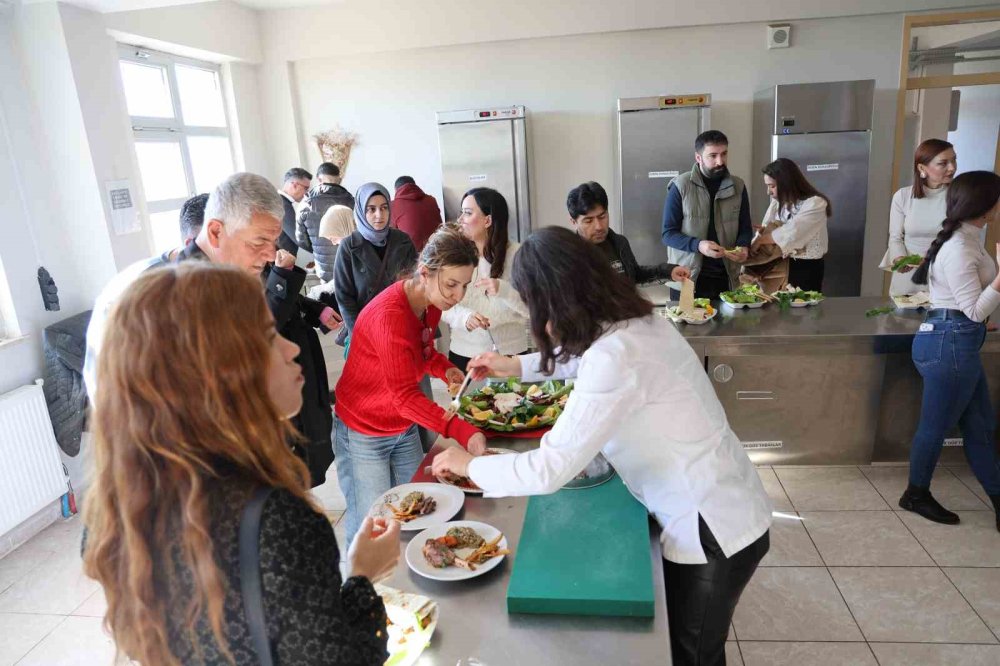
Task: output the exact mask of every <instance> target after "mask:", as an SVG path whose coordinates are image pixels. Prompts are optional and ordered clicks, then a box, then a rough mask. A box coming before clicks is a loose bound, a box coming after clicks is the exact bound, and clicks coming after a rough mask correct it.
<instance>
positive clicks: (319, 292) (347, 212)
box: [309, 204, 358, 337]
mask: <svg viewBox="0 0 1000 666" xmlns="http://www.w3.org/2000/svg"><path fill="white" fill-rule="evenodd" d="M357 228H358V227H357V225H356V224H355V223H354V208H348V207H347V206H341V205H339V204H337V205H334V206H330V207H329V208H328V209H327V211H326V212H325V213H323V217H322V218H321V219H320V221H319V237H320V238H323V239H325V240H327V241H329V243H330V245H331V246H332V247H333V252H332V253H331V256H332V257H333V261H332V262H331V265H330V267H329V269H328V272H327V271H324V270H322V267H320V266H319V265H318V262H317V269H316V274H317V275H318V276H320V283H319V284H317V285H316V286H314V287H312V288H311V289H310V290H309V298H315V299H318V300H321V301H323V302H324V303H326V304H327V305H332V304H331V303H330V301H333V300H334V293H333V285H334V281H333V267H334V264H335V263H336V260H337V250H338V249H339V247H340V242H341V241H342V240H344V239H345V238H347V237H348V236H350V235H351V234H353V233H354V232H355V231H357ZM324 273H327V274H328V275H329V276H330V279H329V281H324V280H323V277H322V276H323V274H324ZM337 309H338V310H339V306H337ZM345 337H346V333H345Z"/></svg>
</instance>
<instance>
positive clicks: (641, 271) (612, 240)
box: [566, 182, 691, 284]
mask: <svg viewBox="0 0 1000 666" xmlns="http://www.w3.org/2000/svg"><path fill="white" fill-rule="evenodd" d="M566 208H567V210H568V211H569V219H570V224H572V225H573V230H574V231H576V233H577V235H578V236H580V237H581V238H583V239H585V240H587V241H589V242H591V243H593V244H594V245H596V246H597V248H598V249H599V250H601V252H603V253H604V255H605V256H606V257H607V258H608V263H610V264H611V267H612V268H614V269H615V271H617V272H618V273H621V274H622V275H623V276H624V277H625V278H626V279H627V280H628V281H629V282H631V283H632V284H643V283H645V282H653V281H654V280H674V281H676V282H679V281H681V280H683V279H684V278H686V277H689V276H690V274H691V272H690V271H689V270H688V269H687V268H684V267H683V266H676V265H674V264H668V263H662V264H659V265H656V266H640V265H639V262H638V261H636V258H635V255H634V254H633V253H632V246H631V245H630V244H629V242H628V239H627V238H625V237H624V236H622V235H621V234H616V233H615V232H614V231H612V230H611V229H610V227H609V226H608V193H607V192H605V191H604V188H603V187H601V186H600V184H598V183H595V182H589V183H583V184H582V185H579V186H577V187H574V188H573V189H572V190H570V192H569V195H568V196H567V197H566Z"/></svg>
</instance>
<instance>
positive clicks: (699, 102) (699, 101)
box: [660, 95, 709, 109]
mask: <svg viewBox="0 0 1000 666" xmlns="http://www.w3.org/2000/svg"><path fill="white" fill-rule="evenodd" d="M708 104H709V98H708V95H684V96H680V97H661V98H660V108H661V109H672V108H675V107H678V106H707V105H708Z"/></svg>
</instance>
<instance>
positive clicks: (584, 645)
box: [384, 439, 670, 666]
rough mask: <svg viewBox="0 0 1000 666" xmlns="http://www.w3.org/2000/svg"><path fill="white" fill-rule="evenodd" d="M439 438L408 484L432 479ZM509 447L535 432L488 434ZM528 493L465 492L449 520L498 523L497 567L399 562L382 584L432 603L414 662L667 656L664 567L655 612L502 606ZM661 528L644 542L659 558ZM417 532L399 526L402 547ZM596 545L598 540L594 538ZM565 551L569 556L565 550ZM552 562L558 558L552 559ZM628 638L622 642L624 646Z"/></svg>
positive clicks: (469, 665)
mask: <svg viewBox="0 0 1000 666" xmlns="http://www.w3.org/2000/svg"><path fill="white" fill-rule="evenodd" d="M449 444H450V445H454V444H453V443H451V442H445V441H444V440H439V443H438V444H436V445H435V447H434V448H433V449H431V452H430V453H428V454H427V456H426V457H425V458H424V461H423V463H422V464H421V467H420V469H419V470H418V471H417V474H416V475H415V476H414V477H413V482H414V483H420V482H431V483H433V482H434V480H435V479H434V477H432V476H430V475H429V474H427V473H426V471H425V467H426V466H428V465H430V462H431V460H432V459H433V457H434V456H435V455H436V454H437V453H438V452H439V451H441V450H442V448H443V447H444V446H447V445H449ZM490 444H491V445H496V446H499V447H502V448H506V449H512V450H514V451H519V452H520V451H527V450H530V449H533V448H537V447H538V440H537V439H494V440H490ZM527 504H528V498H526V497H504V498H500V499H484V498H483V497H482V496H481V495H472V494H469V495H466V498H465V506H464V507H463V508H462V510H461V511H460V512H459V514H458V515H457V516H455V518H454V519H453V520H477V521H480V522H484V523H487V524H489V525H492V526H493V527H496V528H497V529H499V530H500V531H502V532H503V533H504V536H506V537H507V542H508V545H509V548H510V551H511V554H510V555H507V556H506V558H505V560H504V561H503V562H502V563H501V564H500V566H498V567H497V568H496V569H493V570H492V571H489V572H487V573H485V574H484V575H482V576H479V577H477V578H472V579H469V580H464V581H455V582H444V581H436V580H430V579H428V578H424V577H422V576H420V575H418V574H416V573H414V572H413V571H411V570H410V568H409V567H408V566H407V565H406V563H405V562H400V564H399V566H398V567H397V568H396V571H395V573H393V575H392V577H390V578H389V579H388V580H386V581H384V583H385V584H386V585H388V586H390V587H394V588H396V589H399V590H403V591H405V592H415V593H418V594H423V595H426V596H428V597H430V598H431V599H434V600H435V601H436V602H437V603H438V609H439V613H440V619H439V622H438V626H437V630H436V631H435V633H434V637H433V639H432V640H431V644H430V646H428V647H427V649H426V650H425V651H424V653H423V654H422V655H421V657H420V659H419V661H417V664H418V665H419V666H456V665H458V666H501V665H505V664H552V665H553V666H559V665H560V664H567V665H569V664H635V665H636V666H640V665H646V664H650V665H652V664H657V665H658V666H662V665H663V664H669V663H670V647H669V646H670V639H669V634H668V632H667V608H666V597H665V595H664V587H663V568H662V567H661V566H653V588H654V595H653V596H654V603H655V608H654V616H653V617H651V618H641V617H596V616H594V617H588V616H582V615H534V614H532V615H522V614H515V613H508V612H507V599H506V594H507V585H508V583H509V582H510V576H511V571H512V570H513V566H514V562H515V561H516V559H517V552H518V544H519V541H520V538H521V526H522V524H523V522H524V514H525V509H526V507H527ZM659 533H660V530H659V528H656V529H651V530H650V538H649V547H650V555H651V559H652V561H653V562H654V563H659V562H661V561H662V557H663V556H662V553H661V550H660V542H659V538H658V537H659ZM416 534H418V532H403V533H402V535H403V550H404V551H405V549H406V545H407V544H408V543H409V541H410V540H411V539H412V538H414V536H416ZM594 547H600V544H594ZM562 556H563V557H566V558H571V557H573V556H574V554H573V552H570V551H567V552H566V553H564V554H563V555H562ZM552 566H553V567H558V566H559V561H558V560H555V561H553V562H552ZM623 645H627V646H628V649H623V648H622V646H623Z"/></svg>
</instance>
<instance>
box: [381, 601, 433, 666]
mask: <svg viewBox="0 0 1000 666" xmlns="http://www.w3.org/2000/svg"><path fill="white" fill-rule="evenodd" d="M375 592H376V593H377V594H378V595H379V596H380V597H382V602H383V603H384V604H385V614H386V619H387V620H388V621H387V622H386V633H387V634H388V641H386V649H387V650H388V652H389V658H388V659H387V660H386V662H385V665H384V666H411V665H412V664H414V663H416V661H417V660H418V659H419V658H420V655H421V653H423V651H424V648H426V647H427V645H428V644H429V643H430V642H431V636H433V635H434V630H435V629H436V628H437V623H438V615H439V612H438V605H437V602H435V601H433V600H432V599H429V598H427V597H425V596H424V595H422V594H411V593H409V592H402V591H400V590H397V589H395V588H391V587H386V586H385V585H380V584H378V583H376V584H375Z"/></svg>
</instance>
